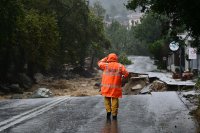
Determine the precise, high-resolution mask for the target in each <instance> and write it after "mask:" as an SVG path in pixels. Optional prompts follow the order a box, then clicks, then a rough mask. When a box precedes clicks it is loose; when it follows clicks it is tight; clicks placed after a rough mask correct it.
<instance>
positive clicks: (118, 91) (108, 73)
mask: <svg viewBox="0 0 200 133" xmlns="http://www.w3.org/2000/svg"><path fill="white" fill-rule="evenodd" d="M98 66H99V67H100V68H101V69H102V70H103V74H102V82H101V94H102V95H103V96H106V97H114V98H121V97H122V87H121V86H122V75H123V76H124V78H126V77H128V74H129V73H128V71H127V70H126V68H125V67H124V65H122V64H120V63H118V57H117V55H116V54H114V53H111V54H109V55H108V57H105V58H103V59H101V60H100V61H99V62H98Z"/></svg>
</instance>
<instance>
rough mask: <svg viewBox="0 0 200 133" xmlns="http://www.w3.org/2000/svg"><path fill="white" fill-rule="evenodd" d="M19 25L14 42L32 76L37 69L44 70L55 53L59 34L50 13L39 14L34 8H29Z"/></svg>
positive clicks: (53, 17)
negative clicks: (17, 45)
mask: <svg viewBox="0 0 200 133" xmlns="http://www.w3.org/2000/svg"><path fill="white" fill-rule="evenodd" d="M19 25H20V29H19V30H18V32H17V35H16V42H19V48H20V51H23V52H22V53H21V54H23V55H22V56H23V57H24V58H23V59H24V60H25V61H24V63H25V64H27V69H28V73H29V75H31V76H32V75H33V74H34V73H35V72H37V71H41V70H45V69H46V68H47V67H48V65H49V61H50V59H52V56H54V54H55V50H56V47H57V44H58V35H59V34H58V29H57V22H56V19H55V16H53V15H52V14H49V15H46V14H39V13H38V11H36V10H29V11H27V12H26V16H25V18H24V20H23V21H21V22H20V23H19ZM25 64H21V65H25Z"/></svg>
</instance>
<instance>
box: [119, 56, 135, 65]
mask: <svg viewBox="0 0 200 133" xmlns="http://www.w3.org/2000/svg"><path fill="white" fill-rule="evenodd" d="M119 62H120V63H121V64H124V65H130V64H132V62H131V60H129V59H128V58H127V55H126V54H125V53H122V54H120V55H119Z"/></svg>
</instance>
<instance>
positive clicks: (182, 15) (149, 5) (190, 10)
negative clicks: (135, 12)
mask: <svg viewBox="0 0 200 133" xmlns="http://www.w3.org/2000/svg"><path fill="white" fill-rule="evenodd" d="M138 6H142V7H144V8H143V9H147V10H151V11H153V12H156V13H159V14H166V15H167V16H168V17H169V18H170V26H171V29H172V30H173V32H174V33H175V34H176V33H177V32H178V31H177V30H176V29H177V27H182V26H183V25H184V26H185V28H186V30H187V31H190V33H191V34H192V36H193V37H194V38H195V39H196V40H199V36H200V25H199V23H200V15H199V12H200V8H199V7H200V1H196V0H192V1H188V0H182V1H179V0H164V1H163V0H162V1H160V0H142V1H141V0H130V1H129V3H128V5H127V8H129V9H136V7H138ZM197 45H199V44H197Z"/></svg>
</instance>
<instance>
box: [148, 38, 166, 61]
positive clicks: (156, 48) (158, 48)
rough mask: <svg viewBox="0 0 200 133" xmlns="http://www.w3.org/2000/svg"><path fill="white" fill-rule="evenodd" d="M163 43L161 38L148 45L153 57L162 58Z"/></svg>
mask: <svg viewBox="0 0 200 133" xmlns="http://www.w3.org/2000/svg"><path fill="white" fill-rule="evenodd" d="M163 45H164V41H163V40H157V41H155V42H154V43H152V44H150V45H149V50H150V52H151V54H153V55H154V57H155V58H156V59H158V60H162V56H161V55H162V48H163Z"/></svg>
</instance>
